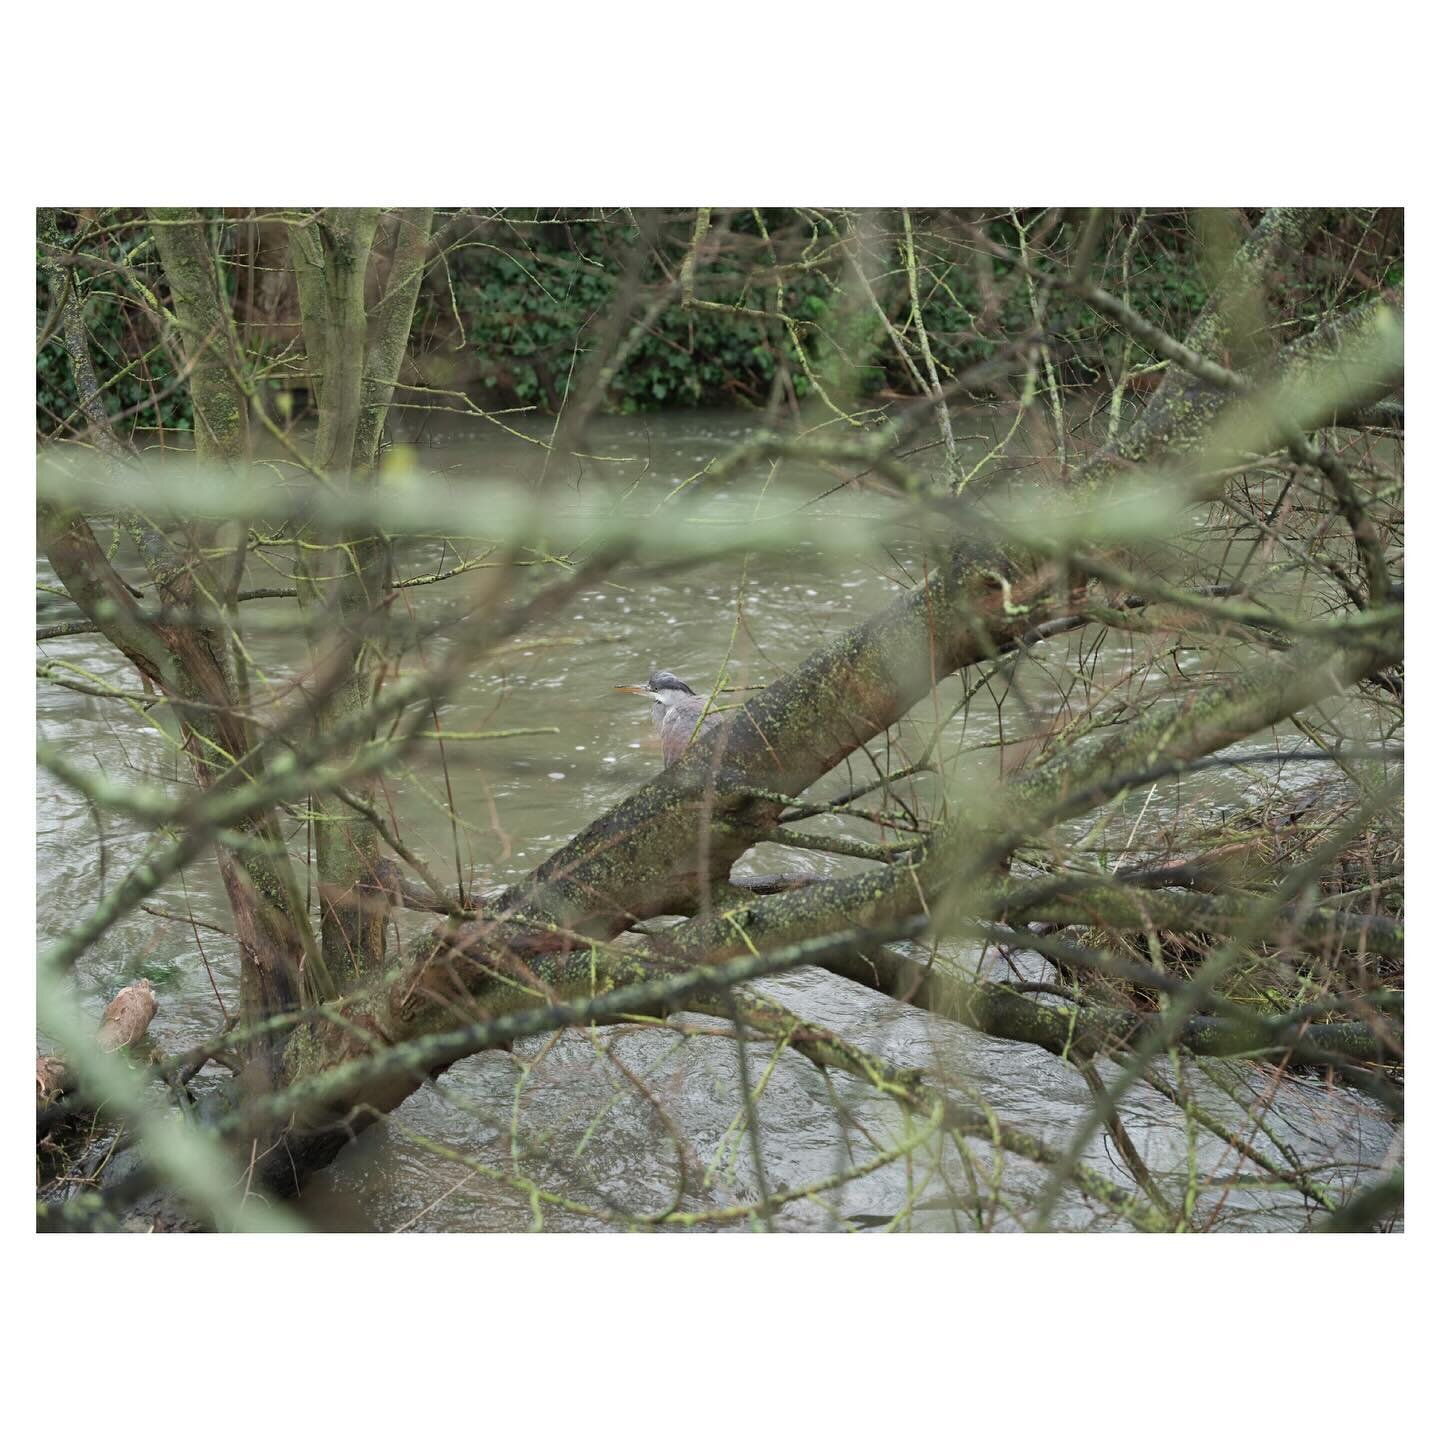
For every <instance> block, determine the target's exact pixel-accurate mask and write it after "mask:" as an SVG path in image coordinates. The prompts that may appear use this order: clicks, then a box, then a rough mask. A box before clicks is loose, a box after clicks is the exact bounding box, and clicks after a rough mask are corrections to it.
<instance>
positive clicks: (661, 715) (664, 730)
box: [615, 670, 721, 769]
mask: <svg viewBox="0 0 1440 1440" xmlns="http://www.w3.org/2000/svg"><path fill="white" fill-rule="evenodd" d="M615 688H616V690H618V691H619V692H620V693H621V694H623V695H643V696H644V697H645V699H647V700H649V701H650V702H651V703H652V707H653V708H652V710H651V715H652V717H653V719H654V721H655V733H656V734H657V735H658V736H659V737H660V754H661V756H662V757H663V758H664V761H665V765H666V768H667V769H668V768H669V767H670V766H671V765H673V764H674V763H675V762H676V761H677V760H678V759H679V758H680V757H681V756H682V755H683V754H684V753H685V749H686V747H687V746H688V745H689V744H690V742H691V740H698V739H699V738H700V736H702V735H707V734H709V733H710V731H711V730H713V729H714V728H715V727H716V726H717V725H718V724H719V723H720V719H721V716H720V713H719V712H718V711H715V710H708V707H709V705H710V702H711V697H710V696H709V695H697V694H696V693H695V692H694V691H693V690H692V689H691V688H690V687H689V686H688V685H687V684H686V683H685V682H684V681H683V680H681V679H678V678H677V677H676V676H674V675H672V674H671V673H670V671H668V670H657V671H656V672H655V673H654V674H653V675H652V676H651V677H650V678H649V679H648V680H647V681H646V682H645V683H644V684H643V685H617V686H616V687H615ZM702 717H703V718H702Z"/></svg>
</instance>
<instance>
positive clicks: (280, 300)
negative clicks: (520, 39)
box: [37, 208, 1403, 436]
mask: <svg viewBox="0 0 1440 1440" xmlns="http://www.w3.org/2000/svg"><path fill="white" fill-rule="evenodd" d="M142 220H143V217H142V215H141V213H140V212H138V211H136V212H128V211H120V210H109V211H106V210H77V211H64V212H61V228H62V235H61V239H62V242H65V243H69V244H70V245H72V246H73V247H75V248H77V249H78V248H83V249H84V250H85V251H86V252H87V254H88V256H89V257H94V256H96V255H97V254H98V255H100V256H103V258H104V262H105V264H104V266H103V267H101V266H97V265H96V264H95V263H94V261H93V259H91V260H90V261H89V263H87V264H86V265H84V266H77V267H75V273H76V278H77V283H78V285H79V289H80V295H81V299H82V302H83V304H84V306H85V312H86V318H87V321H88V323H89V327H90V334H91V337H92V341H91V343H92V346H93V347H94V349H95V351H96V360H97V368H98V369H99V370H100V372H101V374H102V375H103V376H105V377H108V378H107V381H106V385H105V392H104V397H103V398H104V402H105V404H106V406H107V408H108V410H109V412H110V414H111V416H112V417H113V418H114V419H116V420H119V421H121V422H122V423H123V424H124V425H126V426H129V427H134V428H136V429H138V430H142V431H158V432H165V431H176V430H179V431H184V430H187V429H189V427H190V424H191V416H190V411H189V398H188V395H189V392H188V387H186V386H185V385H184V384H183V383H181V379H180V367H179V364H178V361H177V356H176V355H175V354H174V351H173V339H172V338H167V336H166V335H165V333H164V327H163V326H161V325H159V324H157V320H158V318H159V316H160V315H161V314H162V312H163V310H164V309H165V308H166V307H168V304H169V296H168V293H167V292H166V288H165V282H164V278H163V273H162V271H161V267H160V265H159V257H158V256H157V255H156V253H155V248H154V243H153V240H152V238H151V232H150V231H149V230H147V229H146V227H145V226H144V224H143V223H142ZM1088 220H1089V215H1088V213H1087V212H1070V211H1059V210H1048V211H1047V210H1018V211H1016V210H1008V209H999V210H985V211H979V210H960V209H956V210H942V211H934V210H917V211H903V210H893V211H863V212H862V211H849V210H843V209H835V210H799V209H772V210H729V211H727V210H718V209H717V210H713V211H697V210H693V209H691V210H674V211H637V210H629V209H616V210H607V211H566V210H546V211H535V210H524V211H516V210H493V209H485V208H476V209H470V210H463V211H457V212H450V213H449V214H447V215H443V216H441V217H440V218H439V219H438V220H437V233H436V241H435V244H434V245H433V247H432V254H431V260H430V263H429V265H428V267H427V270H426V273H425V276H424V280H423V283H422V286H421V293H420V300H419V304H418V307H417V310H416V318H415V334H414V337H413V338H414V345H413V351H412V356H411V361H410V365H409V367H408V369H407V373H406V374H405V375H404V376H403V377H402V380H403V381H405V382H407V383H410V384H415V385H424V386H430V387H437V388H440V389H447V390H452V391H463V392H465V394H467V395H468V396H469V397H470V398H471V400H473V401H474V402H475V403H476V404H478V405H481V406H483V407H484V408H486V409H495V408H507V407H515V406H527V407H535V408H536V409H538V410H541V411H544V412H549V413H554V412H556V411H558V410H559V409H560V407H561V405H562V403H563V402H564V400H565V397H566V394H567V392H568V390H569V388H570V387H571V386H572V385H573V384H575V383H577V381H578V380H579V379H580V378H581V377H582V375H584V373H585V359H586V357H587V355H589V354H590V353H592V352H593V351H594V350H596V349H600V348H604V349H607V350H608V349H609V347H610V346H611V345H612V344H614V345H618V358H617V360H616V363H614V364H613V367H612V373H610V374H609V375H608V376H607V377H606V384H605V390H604V405H605V407H606V408H608V409H610V410H611V411H615V412H621V413H630V412H635V411H642V410H655V409H661V408H666V407H695V406H732V407H733V406H740V407H747V406H752V407H766V406H769V405H785V406H789V405H793V404H798V403H801V402H804V401H805V400H807V399H813V398H814V397H815V392H816V390H817V388H822V389H824V390H825V391H826V394H827V396H831V395H833V397H834V398H835V399H836V400H838V401H841V402H843V403H844V404H847V405H855V404H858V403H865V402H870V401H875V400H883V399H885V398H890V397H897V396H910V395H914V394H917V393H920V392H921V391H922V390H924V389H926V388H929V387H931V386H933V385H934V384H936V383H938V384H940V385H944V384H946V383H947V382H948V381H949V380H951V379H952V378H953V377H955V376H956V375H958V374H960V373H961V372H962V371H963V370H965V369H966V368H967V367H968V366H971V365H973V364H974V363H975V362H976V361H979V360H984V359H987V358H989V357H990V356H993V355H994V354H996V352H997V351H999V350H1001V349H1002V348H1004V347H1007V346H1010V345H1013V344H1014V343H1015V342H1016V341H1018V340H1021V339H1022V338H1024V337H1040V338H1043V339H1044V340H1045V342H1046V358H1047V360H1048V361H1049V365H1048V367H1047V370H1046V374H1045V379H1046V381H1047V383H1053V384H1058V385H1065V386H1067V387H1078V388H1085V387H1092V386H1093V387H1095V388H1096V389H1097V390H1098V389H1101V388H1102V387H1103V388H1104V389H1105V390H1107V391H1109V390H1113V388H1114V387H1115V385H1116V384H1117V382H1118V381H1119V380H1120V378H1121V377H1122V376H1125V377H1128V380H1127V383H1130V384H1133V385H1134V386H1136V387H1137V388H1142V389H1143V388H1144V386H1145V385H1146V384H1147V377H1146V369H1147V366H1148V365H1150V364H1152V363H1153V362H1154V360H1155V358H1156V357H1153V356H1148V355H1146V354H1145V353H1144V351H1143V350H1142V349H1141V348H1140V347H1138V346H1137V344H1136V343H1135V342H1134V341H1133V340H1127V339H1126V338H1125V337H1124V336H1123V335H1122V334H1121V333H1120V332H1119V331H1118V330H1117V329H1116V328H1115V327H1114V326H1113V325H1112V324H1109V323H1107V322H1106V321H1104V320H1103V319H1101V318H1100V317H1098V316H1097V314H1096V312H1095V311H1094V310H1092V309H1091V308H1090V307H1089V306H1088V305H1086V304H1084V303H1083V302H1081V301H1080V300H1079V299H1078V298H1076V297H1075V296H1074V295H1073V294H1072V293H1071V292H1069V291H1067V290H1065V289H1063V288H1061V287H1059V286H1054V287H1050V286H1047V285H1046V284H1044V283H1043V277H1045V276H1047V275H1048V276H1054V277H1057V278H1059V277H1064V276H1066V275H1068V274H1069V273H1070V272H1071V269H1072V267H1073V266H1074V264H1075V263H1076V262H1077V260H1083V261H1084V262H1085V263H1086V264H1087V265H1088V266H1090V267H1091V273H1094V274H1097V275H1099V276H1100V277H1101V278H1102V279H1103V283H1104V285H1105V286H1106V288H1107V289H1109V290H1110V291H1111V292H1112V293H1116V294H1120V295H1123V296H1125V297H1126V298H1128V300H1129V302H1130V303H1131V304H1132V305H1133V306H1134V307H1135V308H1136V309H1137V310H1139V311H1140V312H1141V313H1142V314H1144V315H1146V316H1147V317H1148V318H1150V319H1151V320H1152V322H1153V323H1155V324H1157V325H1160V326H1161V327H1163V328H1165V329H1167V330H1168V331H1169V332H1170V333H1183V332H1184V331H1185V329H1186V328H1187V327H1188V324H1189V322H1190V321H1191V320H1192V319H1193V318H1194V316H1195V314H1196V313H1197V312H1198V311H1199V309H1200V307H1201V305H1202V303H1203V297H1204V296H1205V294H1206V293H1207V288H1206V287H1207V271H1208V270H1209V269H1210V268H1212V267H1213V265H1214V264H1215V263H1216V260H1217V257H1219V258H1223V256H1224V255H1225V254H1226V253H1228V250H1229V249H1230V248H1233V245H1234V243H1235V242H1236V240H1237V238H1238V237H1239V236H1240V235H1241V234H1243V233H1244V230H1245V228H1246V227H1247V225H1248V224H1249V223H1251V221H1252V220H1253V216H1252V215H1250V214H1249V213H1248V212H1243V211H1226V212H1216V211H1209V212H1207V211H1183V210H1169V211H1148V212H1147V211H1133V210H1132V211H1126V210H1117V211H1113V212H1110V213H1109V214H1108V215H1106V216H1105V217H1103V219H1102V221H1101V223H1100V225H1099V226H1098V230H1097V233H1095V234H1093V235H1087V223H1088ZM212 224H213V227H214V231H215V237H216V240H217V245H218V250H219V253H220V256H221V258H222V282H223V283H224V284H225V286H226V288H227V293H228V296H229V299H230V302H231V306H232V308H233V312H234V316H235V321H236V325H237V328H238V331H239V334H240V337H241V339H242V341H243V342H244V343H243V345H242V350H243V351H244V352H245V353H246V354H247V356H248V357H250V359H251V364H252V366H253V367H254V368H253V371H252V374H251V377H250V378H251V379H252V380H253V382H254V386H255V390H256V392H257V394H258V396H259V397H260V398H262V399H264V400H266V401H267V402H268V403H269V404H270V405H271V406H272V407H273V409H274V411H275V412H277V413H278V414H283V415H286V416H294V415H299V414H301V413H303V411H304V409H305V408H306V407H307V406H308V404H309V403H310V401H311V398H312V395H313V390H312V378H313V377H311V376H309V375H308V374H307V372H306V370H305V368H304V364H303V361H302V359H301V355H302V348H301V346H300V345H299V343H298V338H299V306H298V301H297V297H296V294H295V287H294V280H293V276H292V275H291V273H290V269H289V250H288V236H289V231H290V228H291V225H290V217H287V216H286V215H284V214H283V213H281V212H269V213H267V212H260V211H253V210H251V211H245V210H229V211H224V212H215V213H214V215H213V219H212ZM1402 241H1403V236H1402V225H1401V219H1400V213H1399V212H1397V211H1385V210H1356V211H1350V212H1345V213H1344V215H1343V216H1342V218H1341V222H1340V223H1339V224H1338V225H1337V226H1333V227H1328V228H1327V229H1326V230H1325V231H1324V233H1323V235H1322V237H1321V238H1320V240H1319V241H1317V242H1316V245H1315V249H1314V253H1311V254H1307V255H1306V256H1304V257H1302V258H1303V261H1304V263H1303V265H1302V266H1301V267H1300V270H1299V274H1300V276H1301V283H1300V284H1299V285H1298V286H1297V287H1296V288H1295V290H1294V293H1293V294H1292V295H1291V296H1290V298H1289V306H1288V307H1287V308H1288V309H1289V310H1290V312H1291V313H1290V315H1289V317H1288V318H1289V319H1290V320H1292V321H1293V322H1294V323H1296V324H1301V323H1304V322H1305V321H1307V320H1310V319H1313V317H1314V315H1315V314H1317V313H1319V312H1320V311H1321V310H1322V309H1323V310H1330V311H1333V309H1334V308H1335V305H1336V304H1337V302H1341V303H1343V302H1344V301H1346V300H1350V299H1356V300H1358V299H1360V298H1363V297H1372V298H1373V295H1374V293H1375V291H1376V290H1377V289H1379V288H1383V287H1386V286H1391V285H1395V284H1398V283H1399V282H1400V280H1401V279H1402V274H1401V263H1402V262H1401V260H1400V255H1401V253H1402V252H1401V245H1402ZM1342 243H1343V245H1344V249H1343V251H1342V250H1341V249H1340V248H1339V247H1340V246H1341V244H1342ZM991 246H994V247H995V251H994V252H993V253H992V250H991V249H990V247H991ZM1332 250H1333V252H1334V253H1333V256H1332V254H1331V253H1330V252H1331V251H1332ZM1001 253H1003V254H1005V255H1009V256H1014V255H1017V254H1018V255H1023V256H1025V257H1027V258H1028V260H1029V262H1030V266H1031V270H1030V272H1028V273H1027V272H1026V271H1024V270H1022V269H1020V268H1019V267H1017V266H1015V265H1013V264H1009V263H1007V262H1006V261H1004V260H1002V259H1001V258H999V255H1000V254H1001ZM1342 253H1343V256H1344V261H1343V263H1342V262H1341V260H1340V258H1339V257H1340V256H1341V254H1342ZM1357 256H1358V257H1360V259H1359V260H1358V261H1357V259H1356V257H1357ZM1037 276H1038V277H1042V278H1041V279H1040V281H1039V283H1037V280H1036V277H1037ZM37 319H38V326H39V329H40V333H41V337H42V340H44V341H46V342H47V343H43V344H42V345H41V347H40V351H39V355H38V378H37V424H38V429H39V431H40V433H41V435H43V436H56V435H61V434H65V433H68V432H69V431H71V430H72V429H73V427H74V426H75V425H76V423H77V419H78V417H77V414H76V411H77V400H76V397H75V394H74V391H73V384H72V381H71V379H70V373H69V367H68V366H67V364H66V363H65V354H64V347H63V344H62V343H61V340H60V337H59V335H58V334H55V335H53V336H52V335H47V326H48V328H53V323H52V322H51V319H50V313H49V300H48V292H47V290H46V288H45V286H44V284H43V283H40V284H39V285H37ZM257 355H258V356H259V361H258V363H256V362H255V358H254V357H256V356H257Z"/></svg>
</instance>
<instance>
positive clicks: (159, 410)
mask: <svg viewBox="0 0 1440 1440" xmlns="http://www.w3.org/2000/svg"><path fill="white" fill-rule="evenodd" d="M60 223H61V232H62V233H61V240H62V243H69V242H70V240H72V239H73V238H74V236H73V230H70V231H67V228H66V227H67V224H71V223H73V222H70V219H69V217H67V216H65V215H63V214H62V216H61V217H60ZM143 244H144V239H143V232H142V233H141V235H140V236H138V237H137V236H135V235H132V236H131V237H130V238H129V240H128V241H127V242H125V243H123V244H122V243H121V242H120V241H118V240H111V241H110V242H109V243H105V244H101V245H98V246H97V247H96V248H95V249H94V250H93V251H91V250H90V248H89V247H84V248H85V249H86V252H87V253H93V254H95V255H96V257H97V259H100V260H104V261H109V262H112V263H113V264H116V265H122V264H132V263H134V251H135V250H137V249H138V248H139V246H140V245H143ZM72 273H73V274H74V276H75V277H76V282H77V283H78V285H79V287H80V295H81V298H82V300H83V302H84V306H85V323H86V325H87V327H88V329H89V332H90V354H91V359H92V361H93V363H94V366H95V375H96V378H97V379H98V380H99V382H100V386H101V395H102V400H103V402H104V405H105V408H106V411H107V413H108V414H110V415H111V416H112V417H122V418H121V419H120V426H121V428H122V429H125V430H131V429H137V430H146V429H151V430H155V429H160V430H189V429H190V423H191V411H190V389H189V386H188V385H186V384H184V383H183V381H177V378H176V375H175V372H174V370H173V368H172V367H171V364H170V357H169V355H168V353H167V351H166V349H165V347H164V346H162V345H161V344H160V343H159V338H160V337H159V336H158V335H157V334H156V331H155V327H154V325H153V323H152V322H151V320H150V319H149V317H148V316H146V315H144V314H143V312H142V311H141V309H140V307H139V306H138V305H137V304H136V302H135V299H134V297H133V296H131V295H127V294H126V293H125V289H124V283H125V282H124V281H123V279H122V278H121V277H120V276H119V275H117V274H116V273H114V272H112V271H106V270H101V269H99V268H98V267H96V266H93V265H92V266H79V267H76V268H75V269H74V271H73V272H72ZM142 273H144V272H143V271H142ZM155 278H156V277H155V276H154V275H153V274H145V279H146V281H147V283H149V282H151V281H153V280H154V279H155ZM50 312H51V298H50V293H49V288H48V286H47V285H46V283H45V277H44V275H43V274H42V273H40V272H39V270H38V269H37V272H36V280H35V329H36V333H37V335H38V334H40V333H42V332H43V330H44V327H45V325H46V322H47V320H48V319H49V317H50ZM117 377H118V378H117ZM79 403H80V401H79V396H78V394H77V392H76V389H75V381H74V378H73V376H72V374H71V370H70V362H69V359H68V358H67V356H66V354H65V344H64V340H63V338H62V336H61V335H60V334H59V333H58V331H57V333H55V334H54V335H52V336H51V337H50V340H49V342H48V343H47V344H46V345H45V346H44V347H43V348H42V349H41V350H40V352H39V353H38V354H37V355H36V357H35V424H36V429H37V430H38V432H39V433H40V434H41V435H44V436H63V435H66V434H70V433H73V432H74V431H75V430H76V429H77V428H78V429H82V430H83V429H84V428H85V426H84V420H83V418H82V417H81V416H80V414H79Z"/></svg>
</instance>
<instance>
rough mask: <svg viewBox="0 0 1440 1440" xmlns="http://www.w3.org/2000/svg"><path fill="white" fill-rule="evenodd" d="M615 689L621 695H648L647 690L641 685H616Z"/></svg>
mask: <svg viewBox="0 0 1440 1440" xmlns="http://www.w3.org/2000/svg"><path fill="white" fill-rule="evenodd" d="M615 689H616V690H617V691H618V692H619V693H620V694H621V695H649V693H650V692H649V690H647V689H646V688H645V686H643V685H617V686H616V687H615Z"/></svg>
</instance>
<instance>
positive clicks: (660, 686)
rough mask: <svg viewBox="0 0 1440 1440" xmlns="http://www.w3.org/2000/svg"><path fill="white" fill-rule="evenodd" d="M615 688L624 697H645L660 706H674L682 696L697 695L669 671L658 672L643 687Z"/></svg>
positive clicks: (626, 686) (618, 686) (621, 686)
mask: <svg viewBox="0 0 1440 1440" xmlns="http://www.w3.org/2000/svg"><path fill="white" fill-rule="evenodd" d="M615 688H616V690H618V691H619V692H620V693H621V694H622V695H643V696H644V697H645V698H646V699H647V700H653V701H655V702H656V703H657V704H660V705H673V704H675V703H676V701H677V700H679V698H680V697H681V696H682V695H693V694H694V693H695V692H694V691H693V690H692V689H691V688H690V687H689V686H688V685H687V684H686V683H685V682H684V681H683V680H681V679H680V678H679V677H678V676H676V675H672V674H671V673H670V671H668V670H657V671H656V672H655V673H654V674H653V675H652V676H651V677H650V678H649V679H648V680H647V681H646V682H645V683H644V684H643V685H617V686H616V687H615Z"/></svg>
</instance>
